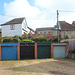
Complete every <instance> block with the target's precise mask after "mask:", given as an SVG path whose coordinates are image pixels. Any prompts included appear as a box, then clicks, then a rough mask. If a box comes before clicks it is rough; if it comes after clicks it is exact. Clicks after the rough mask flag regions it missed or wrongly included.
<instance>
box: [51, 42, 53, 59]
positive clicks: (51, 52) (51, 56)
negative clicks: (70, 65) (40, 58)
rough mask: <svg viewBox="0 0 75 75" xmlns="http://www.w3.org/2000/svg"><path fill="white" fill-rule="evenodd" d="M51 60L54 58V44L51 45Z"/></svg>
mask: <svg viewBox="0 0 75 75" xmlns="http://www.w3.org/2000/svg"><path fill="white" fill-rule="evenodd" d="M51 58H53V43H51Z"/></svg>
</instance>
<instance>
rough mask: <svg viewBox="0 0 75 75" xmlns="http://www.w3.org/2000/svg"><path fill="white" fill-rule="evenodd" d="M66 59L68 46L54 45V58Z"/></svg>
mask: <svg viewBox="0 0 75 75" xmlns="http://www.w3.org/2000/svg"><path fill="white" fill-rule="evenodd" d="M65 57H66V46H65V45H59V46H58V45H54V46H53V58H65Z"/></svg>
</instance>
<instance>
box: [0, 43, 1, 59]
mask: <svg viewBox="0 0 75 75" xmlns="http://www.w3.org/2000/svg"><path fill="white" fill-rule="evenodd" d="M0 60H1V43H0Z"/></svg>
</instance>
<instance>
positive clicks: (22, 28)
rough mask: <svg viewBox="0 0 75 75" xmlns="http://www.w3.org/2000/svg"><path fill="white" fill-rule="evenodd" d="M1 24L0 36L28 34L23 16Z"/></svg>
mask: <svg viewBox="0 0 75 75" xmlns="http://www.w3.org/2000/svg"><path fill="white" fill-rule="evenodd" d="M1 26H2V37H5V36H7V37H14V36H15V35H19V36H22V35H23V34H28V32H29V29H28V27H27V25H26V20H25V18H15V19H13V20H11V21H9V22H6V23H4V24H2V25H1Z"/></svg>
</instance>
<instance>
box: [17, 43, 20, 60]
mask: <svg viewBox="0 0 75 75" xmlns="http://www.w3.org/2000/svg"><path fill="white" fill-rule="evenodd" d="M17 59H18V60H19V59H20V45H19V43H17Z"/></svg>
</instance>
